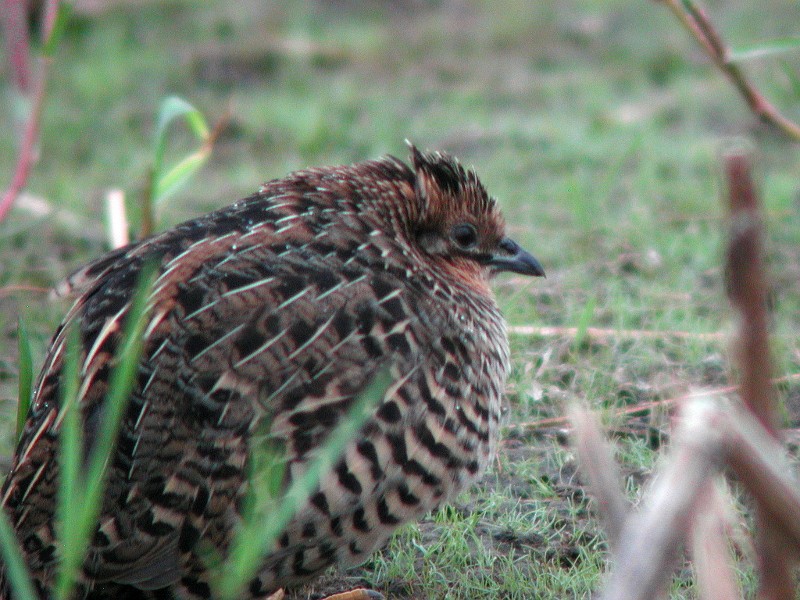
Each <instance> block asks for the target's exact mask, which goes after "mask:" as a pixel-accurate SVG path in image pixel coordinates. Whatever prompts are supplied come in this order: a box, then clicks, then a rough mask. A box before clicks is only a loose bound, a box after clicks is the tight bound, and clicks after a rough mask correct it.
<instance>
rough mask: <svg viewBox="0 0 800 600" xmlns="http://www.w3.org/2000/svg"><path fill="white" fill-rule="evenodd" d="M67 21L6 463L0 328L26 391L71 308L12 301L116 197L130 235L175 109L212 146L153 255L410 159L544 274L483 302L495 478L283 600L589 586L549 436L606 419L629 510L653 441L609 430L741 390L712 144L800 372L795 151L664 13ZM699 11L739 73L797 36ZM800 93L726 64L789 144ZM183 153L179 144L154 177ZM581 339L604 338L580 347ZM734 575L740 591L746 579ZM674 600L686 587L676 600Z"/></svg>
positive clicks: (386, 10) (30, 205)
mask: <svg viewBox="0 0 800 600" xmlns="http://www.w3.org/2000/svg"><path fill="white" fill-rule="evenodd" d="M75 4H76V8H75V11H74V13H73V15H72V18H71V21H70V23H69V27H68V30H67V32H66V34H65V37H64V38H63V40H62V41H61V43H60V44H59V47H58V51H57V53H56V57H55V64H54V67H53V69H52V77H51V81H50V87H49V93H48V96H47V103H46V106H45V112H44V117H43V126H42V127H43V129H42V138H41V143H40V145H39V154H40V159H39V161H38V163H37V165H36V167H35V169H34V171H33V173H32V175H31V178H30V181H29V184H28V186H27V188H26V190H25V194H24V196H23V197H22V198H21V199H20V201H19V203H18V205H17V206H16V207H15V209H14V210H13V211H12V213H11V214H10V216H9V218H7V219H6V220H5V221H4V222H3V223H2V224H0V335H2V339H3V343H0V455H5V456H7V455H9V454H10V453H11V452H12V448H13V432H14V421H15V411H16V390H17V364H18V363H17V353H16V330H17V321H18V319H19V318H24V320H25V322H26V323H27V327H28V329H29V331H30V333H31V339H32V341H33V345H34V358H35V361H34V362H35V365H36V368H38V366H40V365H41V360H42V356H43V353H44V350H45V347H46V344H47V341H48V339H49V337H50V335H51V334H52V332H53V330H54V328H55V327H56V325H57V324H58V322H59V320H60V318H61V317H62V316H63V314H64V312H65V310H66V308H67V306H68V304H67V303H66V302H64V301H52V300H49V299H48V295H47V293H46V292H41V291H35V290H33V291H31V290H28V289H23V288H21V287H20V286H33V287H36V288H49V287H51V286H53V285H55V284H56V283H57V282H58V281H59V280H60V279H61V278H63V277H64V276H65V275H67V274H68V273H69V272H70V271H71V270H73V269H74V268H76V267H78V266H80V265H81V264H83V263H85V262H86V261H88V260H90V259H92V258H94V257H97V256H99V255H100V254H102V253H103V252H104V251H105V250H107V249H108V246H107V243H108V242H107V240H106V229H105V224H104V216H103V215H104V197H105V195H106V193H107V191H108V190H109V189H111V188H121V189H123V190H124V191H125V193H126V197H127V201H128V207H129V211H130V219H131V222H132V226H133V229H134V230H136V229H137V228H138V223H139V222H140V219H141V214H140V210H139V208H138V206H139V199H140V198H141V197H142V190H143V189H144V188H145V186H146V173H147V167H148V161H149V158H150V156H151V154H152V150H151V148H152V143H153V140H152V138H153V131H154V127H155V116H156V114H157V111H158V108H159V105H160V103H161V101H162V99H163V98H165V97H167V96H170V95H178V96H181V97H183V98H185V99H186V100H188V101H190V102H191V103H193V104H194V105H195V106H197V107H198V108H199V109H200V110H201V111H202V112H203V113H204V114H205V115H206V116H207V118H208V119H209V120H210V121H212V122H213V121H216V120H218V119H221V118H223V116H224V115H226V114H228V115H229V117H228V120H227V125H226V127H225V129H224V130H223V132H222V134H221V136H220V138H219V139H218V141H217V144H216V145H215V147H214V151H213V153H212V155H211V157H210V159H209V161H208V163H207V164H206V165H205V167H204V168H203V169H202V170H201V171H200V172H199V174H198V175H197V176H196V177H194V178H193V179H192V180H191V181H190V183H189V184H188V185H187V186H186V187H185V188H183V189H182V190H181V191H180V193H178V194H177V195H176V196H174V197H173V198H171V199H169V200H168V201H167V202H165V203H164V204H163V205H161V206H159V207H158V209H159V210H158V228H164V227H168V226H170V225H172V224H175V223H177V222H179V221H181V220H184V219H186V218H189V217H192V216H195V215H199V214H201V213H203V212H206V211H208V210H211V209H213V208H216V207H220V206H223V205H226V204H229V203H231V202H233V201H235V200H237V199H239V198H241V197H244V196H245V195H248V194H250V193H252V192H253V191H255V190H256V189H257V188H258V185H259V184H260V183H261V182H263V181H266V180H268V179H271V178H274V177H279V176H282V175H284V174H286V173H288V172H289V171H291V170H294V169H298V168H303V167H306V166H313V165H325V164H339V163H349V162H353V161H357V160H362V159H366V158H372V157H376V156H379V155H382V154H385V153H391V154H395V155H398V156H402V157H405V155H406V152H407V151H406V147H405V143H404V140H405V139H409V140H411V141H413V142H414V143H415V144H417V145H419V146H420V147H424V148H430V149H441V150H447V151H449V152H451V153H453V154H455V155H456V156H458V157H459V158H460V159H461V160H462V162H463V163H465V164H467V165H471V166H474V168H475V170H476V171H477V172H478V174H479V175H480V177H481V179H482V181H483V182H484V183H485V184H486V186H487V188H488V189H489V191H490V193H492V194H493V195H495V196H496V197H497V198H498V199H499V201H500V203H501V205H502V206H503V208H504V212H505V214H506V217H507V220H508V222H509V223H510V228H511V231H512V233H513V235H514V237H515V238H516V239H517V240H518V241H519V242H520V243H521V244H522V245H523V246H524V247H526V248H528V249H529V250H531V251H532V252H533V253H534V254H535V255H536V256H537V257H538V258H539V259H540V261H541V262H542V264H543V265H544V266H545V269H546V271H547V278H546V279H544V280H542V279H536V280H530V279H526V278H522V277H514V276H507V275H506V276H502V277H500V278H498V280H497V281H496V284H495V291H496V293H497V296H498V300H499V302H500V304H501V307H502V308H503V311H504V313H505V315H506V317H507V320H508V322H509V324H510V325H511V327H512V335H511V339H512V360H513V374H512V377H511V380H510V383H509V388H508V394H507V399H508V401H507V417H508V418H507V425H506V427H505V435H504V439H503V442H502V443H501V446H500V449H499V457H498V459H497V462H496V464H495V465H494V467H493V468H492V469H491V470H490V472H489V473H488V474H486V475H485V477H484V478H483V480H482V481H481V482H480V484H479V485H478V486H476V487H475V488H474V489H472V490H470V491H469V492H467V493H464V494H463V495H462V496H461V497H459V498H458V499H457V500H456V501H455V502H453V503H452V504H451V505H449V506H447V507H445V508H443V509H442V510H440V511H439V512H437V513H436V514H433V515H430V516H429V517H428V518H426V519H425V520H424V521H423V522H422V523H420V524H417V525H411V526H407V527H405V528H404V529H402V530H401V532H400V533H399V534H398V535H397V536H396V537H395V538H394V539H393V540H392V542H391V544H390V545H389V547H388V548H386V549H385V550H384V551H383V552H381V553H379V554H378V555H376V556H374V557H373V558H372V559H371V560H370V561H369V562H368V563H367V564H366V565H364V567H363V568H360V569H356V570H354V571H349V572H346V573H332V574H331V575H330V576H326V578H324V579H323V580H321V581H320V582H318V584H317V585H315V586H314V587H309V588H308V589H304V590H301V591H299V592H297V595H296V598H316V597H319V594H320V593H321V592H322V591H327V592H330V591H339V590H342V589H345V588H346V587H347V586H348V585H351V586H352V585H361V584H363V585H368V586H371V587H373V588H375V589H377V590H380V591H383V592H384V593H385V594H387V595H388V597H389V598H398V599H401V598H420V599H422V598H452V599H457V598H463V599H471V598H565V597H588V596H589V594H590V591H591V590H593V589H596V588H598V586H600V585H601V584H602V578H603V574H604V572H605V571H606V561H607V559H608V554H607V546H606V542H605V538H604V534H603V533H602V530H601V528H600V525H599V523H598V521H597V520H596V518H595V516H594V514H593V512H592V510H591V502H590V501H589V498H588V496H587V495H586V494H585V493H584V491H583V488H582V483H583V480H582V478H581V476H580V474H579V473H578V471H577V465H576V460H575V455H574V453H573V451H572V450H571V448H570V445H569V437H568V432H567V429H566V428H565V425H564V423H562V422H561V421H559V420H557V418H558V417H561V416H563V415H564V413H565V407H566V406H567V404H568V403H570V402H574V401H579V402H585V403H586V404H588V405H589V406H590V407H592V408H593V409H595V410H597V411H598V412H599V413H600V414H601V415H602V418H603V421H604V424H606V425H607V426H608V428H609V430H610V431H611V433H612V437H613V439H614V441H615V443H616V444H617V445H618V449H619V452H618V459H619V460H620V462H621V464H622V466H623V472H624V474H625V478H626V488H627V491H628V493H629V495H630V497H631V499H633V500H636V499H637V498H639V497H640V496H641V493H642V490H643V488H646V482H647V481H648V476H649V475H650V473H651V472H652V471H653V468H654V463H655V461H656V459H657V456H658V454H659V450H660V449H661V448H662V446H663V445H664V444H665V443H666V442H668V439H669V419H668V416H667V413H666V411H664V410H655V411H650V412H647V413H645V414H644V415H642V414H638V415H636V416H628V415H626V414H625V413H624V412H623V411H621V410H619V409H624V408H626V407H631V406H634V405H636V404H638V403H642V402H652V401H664V400H669V399H671V398H675V397H679V396H681V395H683V394H686V393H687V392H689V391H691V390H694V389H697V388H719V387H723V386H725V385H728V384H730V383H732V382H735V373H734V370H733V368H732V366H731V362H730V358H731V352H730V349H729V340H728V339H727V337H726V334H728V333H729V332H730V331H731V328H732V312H731V310H730V309H729V307H728V303H727V300H726V297H725V285H724V273H723V269H722V266H721V265H722V260H723V245H724V236H725V232H726V227H727V226H726V223H725V221H724V210H723V205H722V203H721V201H720V198H721V195H722V193H723V192H724V186H723V183H722V178H721V166H720V165H721V159H720V157H721V155H722V153H723V151H724V149H725V148H726V147H728V146H729V145H730V144H732V143H746V144H748V145H749V146H750V147H752V149H753V155H754V157H755V158H756V163H757V176H758V183H759V186H760V188H761V192H762V196H763V200H764V203H765V208H766V220H765V224H766V230H767V235H768V237H767V259H768V260H767V264H768V268H769V270H770V278H771V292H772V293H771V304H770V310H771V327H772V331H773V333H774V350H775V375H777V376H781V375H788V374H795V373H798V372H799V371H800V339H799V338H798V336H797V334H796V332H797V331H798V330H800V206H798V199H799V198H800V195H799V194H798V192H799V191H800V185H798V181H799V180H798V173H800V169H798V167H799V166H800V164H799V163H800V160H798V157H799V156H800V155H799V154H798V152H797V146H796V144H794V143H792V142H790V141H787V140H786V139H785V138H783V137H781V136H780V135H779V134H778V133H777V132H775V131H773V130H771V129H769V128H767V127H765V126H764V125H762V124H760V123H759V122H758V121H757V120H756V118H755V117H754V116H753V115H752V114H751V113H749V112H748V110H747V107H746V105H745V104H744V102H743V101H742V100H741V98H740V97H739V96H738V95H737V93H736V91H735V90H734V88H733V87H732V86H731V85H730V83H729V82H728V81H727V80H726V79H725V78H724V77H723V76H722V75H721V74H720V73H719V72H717V71H715V70H714V69H713V67H712V66H711V65H710V64H709V62H708V60H707V59H706V58H705V57H704V55H703V54H702V53H701V51H700V50H699V47H698V46H697V45H696V43H695V42H694V41H693V40H692V39H691V38H690V36H689V35H688V34H687V33H686V32H685V31H684V30H683V29H681V28H680V27H679V26H678V24H677V22H676V21H675V20H674V18H673V17H672V15H671V14H670V13H669V12H668V11H667V10H666V8H665V7H664V6H662V5H660V4H659V3H657V2H642V1H639V2H633V1H628V2H622V1H620V0H613V1H599V0H596V1H590V0H566V1H561V2H524V1H522V0H497V1H496V2H491V3H490V2H478V1H470V0H441V1H431V2H426V1H423V0H400V1H398V2H391V1H389V0H382V1H378V2H367V1H364V0H327V1H323V0H317V1H315V2H300V1H293V0H287V1H286V2H275V3H264V2H257V1H255V0H246V1H243V2H217V1H215V0H214V1H211V0H209V1H206V2H189V1H180V2H153V1H146V0H118V1H112V2H105V3H103V2H94V1H90V0H82V1H78V2H76V3H75ZM707 8H708V10H709V13H710V14H711V15H712V17H713V19H714V20H715V21H716V22H717V23H718V25H719V27H720V29H721V31H722V32H723V34H724V35H725V36H726V38H727V40H728V41H729V42H730V43H731V44H732V45H733V46H734V47H745V46H749V45H753V44H757V43H760V42H763V41H765V40H770V39H776V38H781V37H785V36H790V35H794V34H796V33H797V23H800V4H798V3H797V2H794V1H792V0H769V1H766V2H759V3H751V2H746V1H744V0H730V1H727V2H721V1H715V2H713V3H712V2H709V3H708V6H707ZM799 66H800V53H794V54H792V53H788V54H783V55H780V56H778V57H772V58H765V59H763V60H758V61H749V62H747V63H744V67H745V68H746V70H747V71H748V73H750V74H751V76H752V77H753V80H754V81H755V82H756V83H757V84H758V85H759V86H760V87H761V89H762V91H763V92H764V93H765V94H766V95H767V96H768V97H769V98H770V99H771V100H772V101H773V102H774V103H775V104H776V105H777V106H778V107H779V108H780V109H781V110H782V111H784V112H785V113H786V114H787V115H788V116H789V117H790V118H796V119H800V104H799V103H798V102H797V100H798V93H797V91H796V90H794V89H793V87H792V86H793V80H792V77H791V76H790V74H792V73H794V76H795V77H797V76H798V75H797V69H798V67H799ZM0 68H7V67H0ZM0 75H2V76H3V77H2V78H0V90H2V92H3V103H4V105H5V107H6V110H1V111H0V173H3V174H5V179H4V180H3V181H4V185H5V182H6V181H7V180H8V179H9V178H10V174H11V172H12V168H13V164H14V159H15V148H16V143H17V137H18V130H17V123H16V122H15V121H14V119H13V115H14V108H15V107H16V106H17V103H16V100H15V98H14V97H13V94H12V90H11V88H10V86H9V84H8V77H7V75H8V73H7V71H6V72H2V71H0ZM193 143H194V142H193V139H192V137H191V136H190V134H188V133H186V132H184V131H182V130H181V128H180V127H176V128H175V130H174V135H173V136H172V137H171V144H172V147H171V149H170V151H169V155H170V156H172V157H178V156H180V155H181V154H182V153H183V152H185V151H186V150H187V149H189V148H191V147H192V144H193ZM522 326H530V327H529V328H528V329H523V328H522ZM544 327H548V328H562V329H558V330H556V331H555V332H552V331H551V332H549V333H547V335H545V334H543V333H542V328H544ZM587 327H593V328H603V329H606V330H609V333H608V335H605V336H587V335H582V332H584V331H585V330H586V328H587ZM515 328H516V329H515ZM567 328H577V329H578V333H577V335H576V334H575V333H574V332H571V331H569V330H567ZM641 331H648V332H650V331H654V332H661V334H660V335H656V336H642V335H637V334H636V332H641ZM675 332H680V335H676V334H675ZM718 333H720V334H723V335H721V336H705V335H697V334H718ZM778 393H779V400H780V401H781V404H782V410H783V415H784V422H783V423H782V425H783V426H784V427H786V428H797V427H800V383H798V382H797V381H794V382H793V383H788V384H786V385H783V386H782V387H781V388H780V389H779V391H778ZM548 419H550V420H548ZM553 419H555V420H553ZM743 518H744V517H743ZM741 568H742V584H743V585H744V586H745V588H746V589H748V590H749V589H751V586H752V574H751V569H750V567H749V566H748V564H747V561H746V560H743V561H742V565H741ZM691 586H692V583H691V566H690V565H689V564H688V563H687V565H686V566H685V568H684V569H682V570H680V571H679V572H678V573H677V576H676V578H675V582H674V586H673V597H675V598H681V597H685V596H686V595H687V594H691V593H692V592H690V591H688V590H689V588H690V587H691ZM749 593H750V594H752V592H749Z"/></svg>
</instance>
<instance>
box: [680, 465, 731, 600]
mask: <svg viewBox="0 0 800 600" xmlns="http://www.w3.org/2000/svg"><path fill="white" fill-rule="evenodd" d="M716 483H717V485H710V486H707V487H706V489H707V493H706V497H705V498H701V499H700V502H699V507H698V510H697V511H696V512H695V513H694V515H693V517H694V520H693V522H692V524H691V534H690V537H691V552H692V558H693V561H692V562H693V563H694V568H695V572H696V574H697V587H698V590H699V594H698V597H699V598H700V600H739V598H741V597H742V593H741V590H740V589H739V586H738V585H737V582H736V569H735V568H734V565H733V563H732V561H731V555H730V551H729V549H728V543H727V540H726V539H725V525H726V513H727V511H726V505H727V502H728V500H729V498H728V496H727V494H723V491H722V489H723V488H721V485H722V482H721V478H717V481H716Z"/></svg>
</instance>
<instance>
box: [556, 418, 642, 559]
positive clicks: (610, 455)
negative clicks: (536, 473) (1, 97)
mask: <svg viewBox="0 0 800 600" xmlns="http://www.w3.org/2000/svg"><path fill="white" fill-rule="evenodd" d="M568 414H569V419H570V421H571V422H572V427H573V439H574V444H575V450H576V452H577V454H578V461H579V464H580V469H581V471H583V472H584V473H585V475H586V477H587V479H588V480H589V489H590V490H591V495H592V498H594V500H595V501H596V503H597V512H598V513H599V514H600V517H601V518H602V519H603V521H604V523H605V527H604V529H605V531H606V533H607V534H608V540H609V543H610V545H611V548H612V550H614V551H617V550H618V549H619V542H620V536H621V535H622V529H623V527H624V525H625V521H626V519H627V514H628V508H629V506H628V501H627V500H626V499H625V494H624V492H623V487H622V476H621V475H620V472H619V467H618V466H617V463H616V462H615V461H614V451H613V449H612V447H611V444H609V443H608V442H607V441H606V439H605V437H603V434H602V432H601V430H600V424H599V423H598V421H597V417H596V416H595V415H594V414H593V413H592V412H590V411H588V410H586V409H583V408H580V407H578V406H571V407H570V408H569V410H568Z"/></svg>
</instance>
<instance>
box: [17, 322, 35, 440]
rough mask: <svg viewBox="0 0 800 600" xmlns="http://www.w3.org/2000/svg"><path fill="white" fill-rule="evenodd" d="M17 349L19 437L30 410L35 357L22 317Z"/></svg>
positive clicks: (18, 329)
mask: <svg viewBox="0 0 800 600" xmlns="http://www.w3.org/2000/svg"><path fill="white" fill-rule="evenodd" d="M17 351H18V355H19V359H18V361H19V378H18V386H19V387H18V393H17V397H18V398H19V400H18V403H17V437H16V438H15V439H16V440H17V441H19V436H20V435H22V428H23V427H24V426H25V419H26V418H27V417H28V410H29V409H30V406H31V393H32V391H33V357H32V354H31V342H30V337H29V335H28V328H27V326H26V325H25V320H24V319H23V318H22V317H20V318H19V320H18V321H17Z"/></svg>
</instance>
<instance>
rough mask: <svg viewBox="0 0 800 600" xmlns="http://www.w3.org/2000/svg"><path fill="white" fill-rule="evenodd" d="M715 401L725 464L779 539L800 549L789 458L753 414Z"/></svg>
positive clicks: (798, 506) (797, 488)
mask: <svg viewBox="0 0 800 600" xmlns="http://www.w3.org/2000/svg"><path fill="white" fill-rule="evenodd" d="M718 404H719V405H720V406H722V407H723V408H722V409H721V410H720V414H721V417H720V419H719V420H720V421H721V423H722V425H721V430H722V431H723V432H724V442H723V445H724V451H725V458H726V462H727V464H728V466H729V467H730V469H731V470H732V471H733V472H734V473H735V474H736V476H737V478H738V479H739V481H740V482H741V483H742V484H743V485H744V486H745V487H746V488H747V490H748V491H749V492H750V493H751V494H753V496H754V497H755V499H756V501H757V502H758V505H759V507H760V508H761V509H762V510H764V512H766V513H767V514H768V515H769V516H770V518H771V519H773V520H774V521H775V523H776V524H777V525H778V526H779V527H780V529H781V532H782V534H783V535H782V536H781V540H782V541H786V542H788V543H789V544H790V545H791V547H792V548H793V549H794V550H795V551H800V482H798V480H797V479H796V478H795V477H794V475H793V472H794V469H793V467H792V461H791V460H790V459H789V457H788V456H787V455H786V452H785V450H784V449H783V447H782V446H781V444H780V442H779V441H778V440H776V439H775V437H774V436H773V435H772V432H770V431H769V430H767V429H766V428H764V426H763V425H762V424H761V423H760V421H758V419H756V418H755V417H754V416H753V415H752V413H750V412H748V411H746V410H745V409H743V408H742V407H741V406H739V405H738V404H736V403H732V402H731V403H727V404H725V403H723V402H718ZM792 597H794V596H793V595H792Z"/></svg>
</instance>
